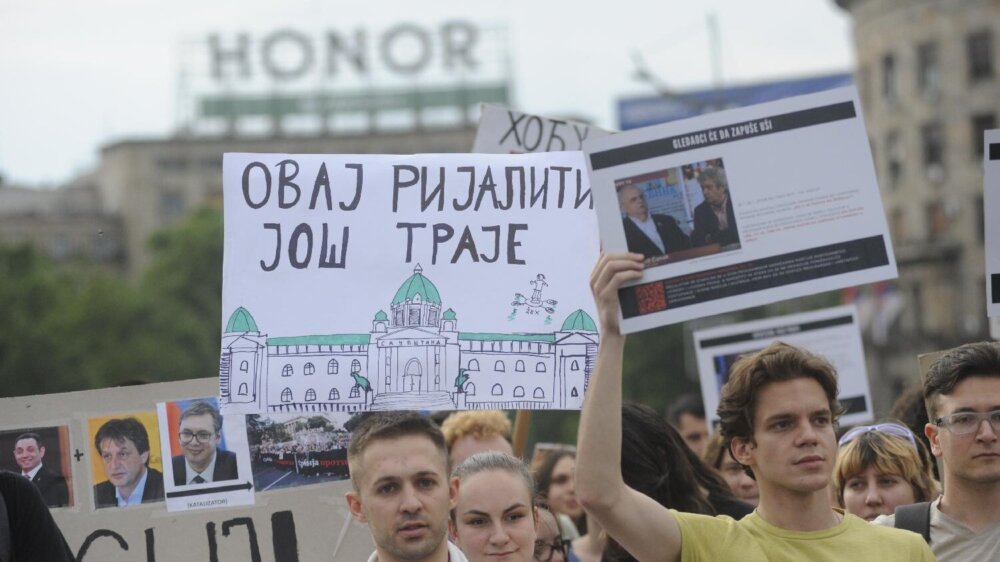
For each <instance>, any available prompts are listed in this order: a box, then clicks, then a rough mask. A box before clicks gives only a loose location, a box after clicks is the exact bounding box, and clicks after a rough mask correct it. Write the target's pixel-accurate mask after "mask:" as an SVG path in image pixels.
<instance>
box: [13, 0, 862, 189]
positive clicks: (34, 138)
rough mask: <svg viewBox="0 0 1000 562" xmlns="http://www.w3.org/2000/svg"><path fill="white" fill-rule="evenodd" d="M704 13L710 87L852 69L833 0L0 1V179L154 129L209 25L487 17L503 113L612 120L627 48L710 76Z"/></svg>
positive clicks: (644, 90)
mask: <svg viewBox="0 0 1000 562" xmlns="http://www.w3.org/2000/svg"><path fill="white" fill-rule="evenodd" d="M710 13H711V14H714V15H715V18H716V21H717V23H718V29H719V33H720V36H721V42H720V43H721V66H722V77H723V80H724V84H736V83H747V82H754V81H758V80H763V79H769V78H785V77H796V76H805V75H812V74H820V73H826V72H838V71H849V70H851V69H852V66H853V56H854V51H853V43H852V40H851V21H850V17H849V16H848V15H847V14H846V13H845V12H843V11H842V10H840V9H839V8H837V7H836V5H835V4H834V1H833V0H705V1H697V0H659V1H656V2H651V1H649V0H615V1H612V2H602V3H583V2H566V1H563V0H559V1H547V0H533V1H526V0H508V1H506V2H503V3H500V2H490V3H487V2H468V1H457V0H430V1H425V2H413V1H412V0H411V1H395V0H368V1H367V2H342V1H334V0H328V1H320V0H286V1H284V2H274V1H262V0H240V1H235V0H213V1H210V2H204V1H194V0H173V1H171V2H164V1H162V0H159V1H152V0H84V1H82V2H66V1H64V0H58V1H57V0H30V1H24V0H0V76H2V82H3V86H0V175H3V177H4V178H5V182H6V183H8V184H17V185H28V186H35V185H38V186H44V185H54V184H58V183H61V182H64V181H66V180H68V179H70V178H72V177H73V176H74V175H76V174H78V173H81V172H84V171H87V170H88V169H91V168H93V167H94V166H96V164H97V161H98V151H99V148H100V147H101V146H102V145H105V144H108V143H110V142H116V141H121V140H124V139H130V138H159V137H163V136H166V135H169V134H170V133H171V131H173V130H174V129H175V127H176V125H177V123H178V122H179V111H180V108H179V103H178V91H179V82H178V76H179V75H180V68H181V66H182V60H184V58H185V57H184V56H182V52H185V51H184V49H183V48H182V45H184V44H187V45H188V47H187V48H188V49H189V48H190V44H191V42H192V41H193V40H198V39H199V38H203V37H205V36H207V35H208V34H209V33H211V32H218V33H220V34H222V35H224V36H234V35H235V34H236V33H237V32H249V33H251V34H252V35H254V36H258V37H259V36H262V35H265V34H267V33H268V32H271V31H274V30H276V29H279V28H292V29H296V30H300V31H302V32H303V33H306V34H308V35H317V34H318V33H321V32H323V31H339V32H342V33H344V34H347V33H350V32H351V31H353V30H354V29H356V28H365V29H371V30H372V31H373V32H375V33H377V31H378V30H384V29H386V28H388V27H391V26H393V25H395V24H399V23H404V22H413V23H417V24H419V25H421V26H426V27H427V28H428V29H436V28H437V26H439V25H440V24H441V23H443V22H445V21H447V20H453V19H464V20H469V21H471V22H474V23H475V24H477V25H483V26H492V25H497V26H503V27H504V28H506V34H507V42H508V47H509V49H510V54H509V56H510V61H511V70H512V86H513V88H512V93H513V96H512V98H513V101H514V104H515V105H517V106H518V108H519V109H521V110H523V111H527V112H532V113H540V114H550V115H551V114H556V115H560V114H562V115H566V114H572V115H579V116H583V117H587V118H589V119H591V120H593V121H594V122H595V123H596V124H597V125H600V126H603V127H608V128H615V127H616V126H617V123H616V117H615V101H616V100H617V99H618V98H620V97H622V96H627V95H643V94H653V93H654V90H653V88H652V86H650V85H649V84H647V83H643V82H640V81H638V80H636V79H635V78H634V77H633V74H634V70H635V66H634V64H633V62H632V53H639V54H640V55H641V56H642V58H643V59H644V60H645V62H646V64H647V65H648V67H649V69H650V70H651V71H652V73H653V74H655V75H656V76H658V77H659V79H660V80H661V81H662V82H663V83H664V84H665V85H666V86H669V87H670V88H676V89H681V90H683V89H693V88H699V87H705V86H708V85H710V84H711V81H712V72H711V59H710V55H709V32H708V26H707V24H706V22H707V20H708V15H709V14H710ZM185 42H186V43H185Z"/></svg>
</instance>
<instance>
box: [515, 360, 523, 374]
mask: <svg viewBox="0 0 1000 562" xmlns="http://www.w3.org/2000/svg"><path fill="white" fill-rule="evenodd" d="M514 370H515V371H517V372H518V373H523V372H524V361H521V360H520V359H518V360H517V363H514Z"/></svg>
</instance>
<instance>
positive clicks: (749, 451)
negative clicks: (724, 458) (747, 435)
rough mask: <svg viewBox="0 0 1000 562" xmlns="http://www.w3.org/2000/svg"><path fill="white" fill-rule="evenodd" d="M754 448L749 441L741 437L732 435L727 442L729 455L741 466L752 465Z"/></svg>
mask: <svg viewBox="0 0 1000 562" xmlns="http://www.w3.org/2000/svg"><path fill="white" fill-rule="evenodd" d="M754 449H755V447H754V446H753V444H752V443H751V442H750V441H747V440H746V439H743V438H741V437H733V440H732V441H731V442H730V443H729V453H730V455H732V457H733V459H735V460H736V462H738V463H740V464H742V465H743V466H752V464H753V453H754Z"/></svg>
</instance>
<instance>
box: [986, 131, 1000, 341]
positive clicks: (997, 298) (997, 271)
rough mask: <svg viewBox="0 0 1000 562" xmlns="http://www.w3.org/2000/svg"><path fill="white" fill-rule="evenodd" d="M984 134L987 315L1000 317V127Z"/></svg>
mask: <svg viewBox="0 0 1000 562" xmlns="http://www.w3.org/2000/svg"><path fill="white" fill-rule="evenodd" d="M983 134H984V135H985V138H984V142H983V146H985V147H986V149H985V151H984V152H985V154H983V214H984V217H983V221H984V226H985V231H984V236H985V242H984V244H985V249H984V253H985V255H986V315H987V316H990V317H1000V129H993V130H990V131H985V132H984V133H983ZM992 326H993V324H991V328H992ZM994 337H996V335H994Z"/></svg>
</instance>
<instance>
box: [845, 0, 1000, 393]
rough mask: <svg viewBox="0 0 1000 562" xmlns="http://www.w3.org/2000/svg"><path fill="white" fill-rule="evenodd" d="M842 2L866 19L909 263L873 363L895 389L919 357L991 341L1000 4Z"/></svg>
mask: <svg viewBox="0 0 1000 562" xmlns="http://www.w3.org/2000/svg"><path fill="white" fill-rule="evenodd" d="M836 2H837V4H838V5H839V6H840V7H841V8H843V9H844V10H846V11H847V12H849V13H850V14H851V16H852V17H853V19H854V38H855V43H856V47H857V48H856V51H857V69H856V77H857V78H856V82H857V84H858V89H859V92H860V96H861V102H862V106H863V109H864V114H865V123H866V125H867V129H868V134H869V136H870V141H871V145H872V150H873V153H874V157H875V165H876V169H877V173H878V176H879V185H880V187H881V190H882V199H883V203H884V206H885V211H886V215H887V218H888V222H889V227H890V232H891V235H892V239H893V245H894V247H895V253H896V261H897V264H898V266H899V273H900V277H899V280H898V282H897V284H896V286H895V287H890V288H889V289H888V290H887V291H884V292H885V293H887V294H890V295H893V296H894V298H897V299H899V300H900V301H901V302H900V305H898V306H894V307H892V308H893V309H894V310H895V314H894V316H895V317H894V318H890V319H887V321H886V324H887V326H888V327H889V329H888V330H887V333H888V334H891V336H890V337H887V338H886V339H885V340H884V341H881V342H879V341H874V342H872V343H873V344H874V346H875V348H874V349H869V352H870V355H871V356H873V357H876V358H877V359H876V361H877V362H878V364H877V365H874V366H870V368H869V370H870V371H871V372H872V373H874V374H875V376H876V377H889V378H891V379H892V380H893V381H894V382H895V388H893V389H892V391H893V392H895V391H898V390H899V389H900V388H901V387H902V386H903V385H904V384H906V383H907V381H909V380H912V379H913V378H914V377H915V374H916V373H917V362H916V354H917V353H923V352H927V351H931V350H937V349H943V348H946V347H950V346H953V345H956V344H959V343H961V342H965V341H973V340H976V339H982V338H985V337H987V329H988V327H987V321H986V320H987V319H986V314H985V312H986V303H985V298H986V294H985V276H984V254H983V242H984V236H983V174H982V161H983V131H984V130H985V129H990V128H994V127H996V126H997V114H998V113H1000V79H998V76H997V67H996V58H997V39H998V33H1000V4H998V3H997V2H994V1H991V0H836ZM876 296H877V295H876ZM873 390H876V389H875V388H873ZM890 398H891V397H890ZM876 402H878V400H877V399H876ZM883 402H885V400H883Z"/></svg>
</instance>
